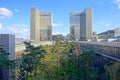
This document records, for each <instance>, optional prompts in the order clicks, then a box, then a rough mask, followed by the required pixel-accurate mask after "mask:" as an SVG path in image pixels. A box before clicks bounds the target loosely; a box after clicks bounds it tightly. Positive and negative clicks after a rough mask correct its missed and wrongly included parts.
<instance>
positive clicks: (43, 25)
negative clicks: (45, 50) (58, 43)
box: [30, 8, 52, 41]
mask: <svg viewBox="0 0 120 80" xmlns="http://www.w3.org/2000/svg"><path fill="white" fill-rule="evenodd" d="M51 16H52V14H51V12H39V11H38V10H37V9H36V8H31V14H30V39H31V40H35V41H49V40H52V17H51Z"/></svg>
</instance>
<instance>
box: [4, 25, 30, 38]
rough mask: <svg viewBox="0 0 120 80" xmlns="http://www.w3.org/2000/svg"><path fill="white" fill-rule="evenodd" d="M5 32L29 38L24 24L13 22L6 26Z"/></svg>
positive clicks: (17, 36)
mask: <svg viewBox="0 0 120 80" xmlns="http://www.w3.org/2000/svg"><path fill="white" fill-rule="evenodd" d="M6 33H9V34H15V36H16V38H25V39H28V38H29V29H28V28H27V26H26V25H25V24H14V25H10V26H7V27H6Z"/></svg>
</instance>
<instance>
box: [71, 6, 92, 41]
mask: <svg viewBox="0 0 120 80" xmlns="http://www.w3.org/2000/svg"><path fill="white" fill-rule="evenodd" d="M70 34H71V39H72V40H81V41H84V40H88V39H91V38H92V9H91V8H86V9H85V10H84V11H83V12H71V13H70Z"/></svg>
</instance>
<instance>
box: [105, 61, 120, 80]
mask: <svg viewBox="0 0 120 80" xmlns="http://www.w3.org/2000/svg"><path fill="white" fill-rule="evenodd" d="M105 70H106V79H107V80H120V63H119V62H116V63H113V64H111V65H106V66H105Z"/></svg>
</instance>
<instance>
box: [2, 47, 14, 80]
mask: <svg viewBox="0 0 120 80" xmlns="http://www.w3.org/2000/svg"><path fill="white" fill-rule="evenodd" d="M15 65H16V63H15V60H10V59H9V53H7V52H6V51H4V50H3V49H2V48H0V73H1V75H0V79H2V80H4V79H12V80H13V79H15ZM9 71H10V73H11V74H12V75H10V76H9Z"/></svg>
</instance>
